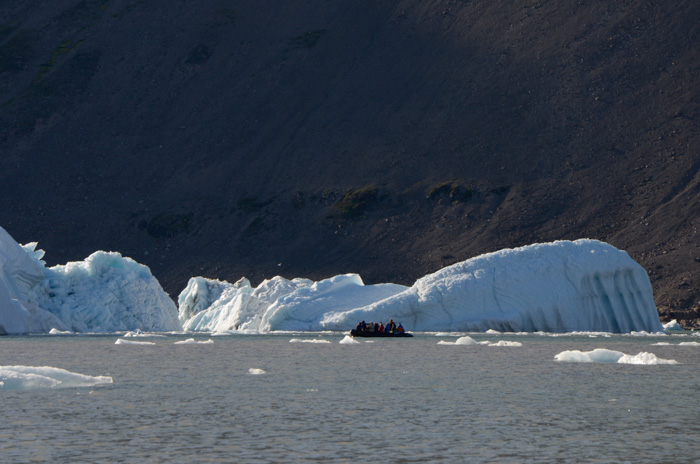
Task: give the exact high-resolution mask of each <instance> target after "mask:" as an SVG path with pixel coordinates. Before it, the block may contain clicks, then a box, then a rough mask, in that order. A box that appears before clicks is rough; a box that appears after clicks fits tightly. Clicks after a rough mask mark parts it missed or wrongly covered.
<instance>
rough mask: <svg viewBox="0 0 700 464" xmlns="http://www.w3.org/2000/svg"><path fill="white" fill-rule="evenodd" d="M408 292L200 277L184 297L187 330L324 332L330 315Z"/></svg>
mask: <svg viewBox="0 0 700 464" xmlns="http://www.w3.org/2000/svg"><path fill="white" fill-rule="evenodd" d="M405 289H406V287H405V286H402V285H395V284H379V285H364V283H363V282H362V279H361V278H360V276H359V275H357V274H345V275H338V276H335V277H332V278H330V279H325V280H322V281H319V282H313V281H311V280H308V279H294V280H287V279H284V278H282V277H279V276H277V277H275V278H273V279H270V280H265V281H263V282H262V283H261V284H260V285H259V286H258V287H255V288H253V287H251V285H250V282H249V281H248V280H247V279H241V280H239V281H238V282H236V283H235V284H230V283H228V282H222V281H218V280H211V279H205V278H202V277H195V278H192V279H190V281H189V283H188V285H187V288H186V289H185V290H184V291H183V292H182V293H181V294H180V296H179V298H178V301H179V311H180V321H181V322H182V326H183V329H185V330H193V331H211V332H224V331H254V332H267V331H271V330H289V331H309V330H321V320H322V319H323V318H324V317H326V316H328V315H329V314H333V313H337V312H345V311H349V310H352V309H354V308H357V307H361V306H364V305H366V304H369V303H372V302H375V301H379V300H382V299H384V298H386V297H388V296H391V295H395V294H396V293H399V292H401V291H403V290H405Z"/></svg>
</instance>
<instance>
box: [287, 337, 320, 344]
mask: <svg viewBox="0 0 700 464" xmlns="http://www.w3.org/2000/svg"><path fill="white" fill-rule="evenodd" d="M289 343H330V341H329V340H321V339H311V340H306V339H303V338H292V339H291V340H289Z"/></svg>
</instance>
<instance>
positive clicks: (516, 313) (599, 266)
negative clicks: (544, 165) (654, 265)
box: [320, 239, 662, 332]
mask: <svg viewBox="0 0 700 464" xmlns="http://www.w3.org/2000/svg"><path fill="white" fill-rule="evenodd" d="M389 318H393V319H395V320H400V321H402V322H403V324H404V326H405V327H407V328H409V329H411V330H425V331H431V330H447V331H485V330H488V329H495V330H499V331H525V332H534V331H546V332H569V331H578V330H581V331H604V332H631V331H649V332H658V331H661V330H662V325H661V323H660V322H659V317H658V312H657V310H656V306H655V305H654V300H653V297H652V288H651V283H650V282H649V277H648V276H647V273H646V271H644V269H643V268H642V267H641V266H640V265H639V264H638V263H637V262H635V261H634V260H632V259H631V258H630V257H629V256H628V255H627V253H625V252H624V251H621V250H618V249H616V248H614V247H613V246H611V245H608V244H606V243H602V242H599V241H596V240H587V239H582V240H576V241H574V242H571V241H557V242H553V243H543V244H535V245H530V246H525V247H521V248H514V249H506V250H501V251H497V252H495V253H488V254H485V255H481V256H477V257H475V258H472V259H469V260H467V261H463V262H460V263H457V264H454V265H452V266H449V267H446V268H444V269H441V270H439V271H437V272H435V273H433V274H430V275H427V276H425V277H423V278H421V279H419V280H418V281H416V283H415V284H414V285H413V286H412V287H411V288H409V289H407V290H406V291H404V292H402V293H399V294H397V295H394V296H392V297H389V298H387V299H385V300H382V301H377V302H374V303H372V304H369V305H367V306H365V307H362V308H356V309H354V310H352V311H347V312H343V313H337V312H336V313H329V314H328V315H327V316H326V317H324V318H323V320H322V321H321V323H320V325H321V326H322V327H323V328H325V329H331V330H337V329H347V328H349V327H352V326H353V325H354V324H356V323H357V321H359V320H362V319H364V320H375V321H376V320H387V319H389Z"/></svg>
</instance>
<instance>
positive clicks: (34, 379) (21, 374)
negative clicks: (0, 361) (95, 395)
mask: <svg viewBox="0 0 700 464" xmlns="http://www.w3.org/2000/svg"><path fill="white" fill-rule="evenodd" d="M109 383H112V377H106V376H97V377H93V376H89V375H84V374H78V373H75V372H70V371H67V370H65V369H59V368H57V367H48V366H41V367H34V366H0V389H3V390H31V389H41V388H66V387H92V386H95V385H100V384H109Z"/></svg>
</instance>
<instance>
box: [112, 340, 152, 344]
mask: <svg viewBox="0 0 700 464" xmlns="http://www.w3.org/2000/svg"><path fill="white" fill-rule="evenodd" d="M114 344H115V345H155V343H153V342H137V341H135V340H124V339H123V338H120V339H118V340H117V341H116V342H114Z"/></svg>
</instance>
